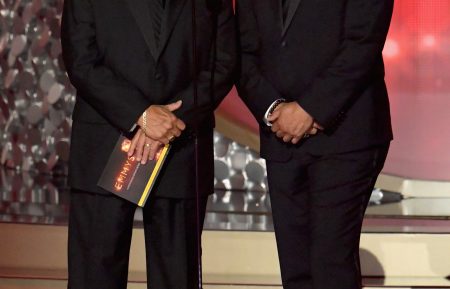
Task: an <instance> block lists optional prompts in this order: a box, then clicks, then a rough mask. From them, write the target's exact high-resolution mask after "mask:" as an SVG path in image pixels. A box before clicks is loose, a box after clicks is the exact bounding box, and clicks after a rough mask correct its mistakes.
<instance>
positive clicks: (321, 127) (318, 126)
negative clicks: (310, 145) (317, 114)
mask: <svg viewBox="0 0 450 289" xmlns="http://www.w3.org/2000/svg"><path fill="white" fill-rule="evenodd" d="M313 127H314V128H317V129H318V130H324V128H323V126H321V125H320V124H318V123H317V122H314V124H313Z"/></svg>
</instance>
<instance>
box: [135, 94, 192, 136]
mask: <svg viewBox="0 0 450 289" xmlns="http://www.w3.org/2000/svg"><path fill="white" fill-rule="evenodd" d="M181 105H182V101H181V100H179V101H177V102H174V103H170V104H167V105H151V106H150V107H149V108H147V125H146V127H145V129H144V128H143V131H145V133H146V135H147V136H148V137H149V138H151V139H153V140H156V141H159V142H161V143H163V144H168V143H169V142H170V141H171V140H172V139H173V138H174V137H179V136H180V135H181V132H182V131H183V130H184V129H185V128H186V125H185V124H184V122H183V121H182V120H180V119H179V118H177V117H176V116H175V115H174V114H173V113H172V112H173V111H175V110H177V109H179V108H180V107H181ZM138 124H139V126H140V127H143V119H142V116H141V117H140V118H139V121H138Z"/></svg>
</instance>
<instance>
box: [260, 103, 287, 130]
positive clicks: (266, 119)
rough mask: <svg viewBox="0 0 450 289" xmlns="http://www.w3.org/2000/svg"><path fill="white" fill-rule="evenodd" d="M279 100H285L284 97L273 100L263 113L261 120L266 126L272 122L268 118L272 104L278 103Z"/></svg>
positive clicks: (272, 107)
mask: <svg viewBox="0 0 450 289" xmlns="http://www.w3.org/2000/svg"><path fill="white" fill-rule="evenodd" d="M280 101H285V99H284V98H279V99H277V100H275V101H274V102H272V104H271V105H270V106H269V108H268V109H267V110H266V113H265V114H264V118H263V121H264V123H265V124H266V125H267V126H272V123H271V122H270V121H269V120H268V118H269V115H270V113H271V111H273V109H274V106H275V105H278V104H279V103H280Z"/></svg>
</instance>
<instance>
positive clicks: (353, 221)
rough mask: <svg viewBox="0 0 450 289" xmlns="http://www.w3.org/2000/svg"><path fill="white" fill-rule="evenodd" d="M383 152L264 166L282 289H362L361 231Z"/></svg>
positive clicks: (306, 156) (303, 158) (297, 159)
mask: <svg viewBox="0 0 450 289" xmlns="http://www.w3.org/2000/svg"><path fill="white" fill-rule="evenodd" d="M387 151H388V145H385V146H380V147H374V148H370V149H366V150H361V151H355V152H349V153H342V154H331V155H322V156H317V155H310V154H306V153H305V154H302V155H297V156H295V157H294V158H293V159H291V160H289V161H288V162H274V161H267V169H268V181H269V190H270V199H271V204H272V213H273V220H274V226H275V235H276V240H277V247H278V255H279V259H280V267H281V277H282V281H283V288H285V289H358V288H361V272H360V263H359V241H360V234H361V226H362V222H363V216H364V213H365V210H366V208H367V205H368V201H369V198H370V195H371V192H372V189H373V187H374V185H375V181H376V179H377V176H378V174H379V173H380V171H381V169H382V167H383V165H384V161H385V159H386V155H387Z"/></svg>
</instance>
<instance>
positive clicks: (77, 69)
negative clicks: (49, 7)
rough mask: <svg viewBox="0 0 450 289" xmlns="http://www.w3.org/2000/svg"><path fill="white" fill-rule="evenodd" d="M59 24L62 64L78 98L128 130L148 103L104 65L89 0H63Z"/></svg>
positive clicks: (113, 122) (137, 91)
mask: <svg viewBox="0 0 450 289" xmlns="http://www.w3.org/2000/svg"><path fill="white" fill-rule="evenodd" d="M61 26H62V28H61V29H62V33H61V42H62V48H63V59H64V64H65V66H66V70H67V73H68V76H69V78H70V81H71V82H72V84H73V86H74V87H75V88H76V89H77V95H78V97H81V98H82V99H83V100H84V101H85V102H87V103H88V104H89V105H91V106H92V107H93V108H94V109H95V110H96V111H97V112H98V113H99V114H100V115H102V116H103V117H104V118H105V119H106V120H108V121H109V122H110V123H111V124H112V125H114V126H115V127H117V128H119V129H121V130H122V131H129V130H130V129H131V128H132V127H133V126H134V124H135V123H136V122H137V120H138V118H139V116H140V115H141V114H142V113H143V111H144V110H145V109H146V108H147V107H148V106H149V105H150V102H149V100H148V99H147V98H146V97H145V96H144V95H143V94H142V93H141V91H139V90H138V89H137V88H136V87H135V86H133V85H132V84H130V83H129V82H127V81H126V80H124V79H122V78H120V77H118V76H117V75H116V74H115V73H114V71H112V70H111V69H110V68H109V67H108V66H107V65H105V64H104V62H103V56H102V53H101V52H100V51H99V48H98V45H97V38H96V23H95V17H94V10H93V4H92V2H91V1H90V0H65V1H64V11H63V16H62V25H61Z"/></svg>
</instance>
